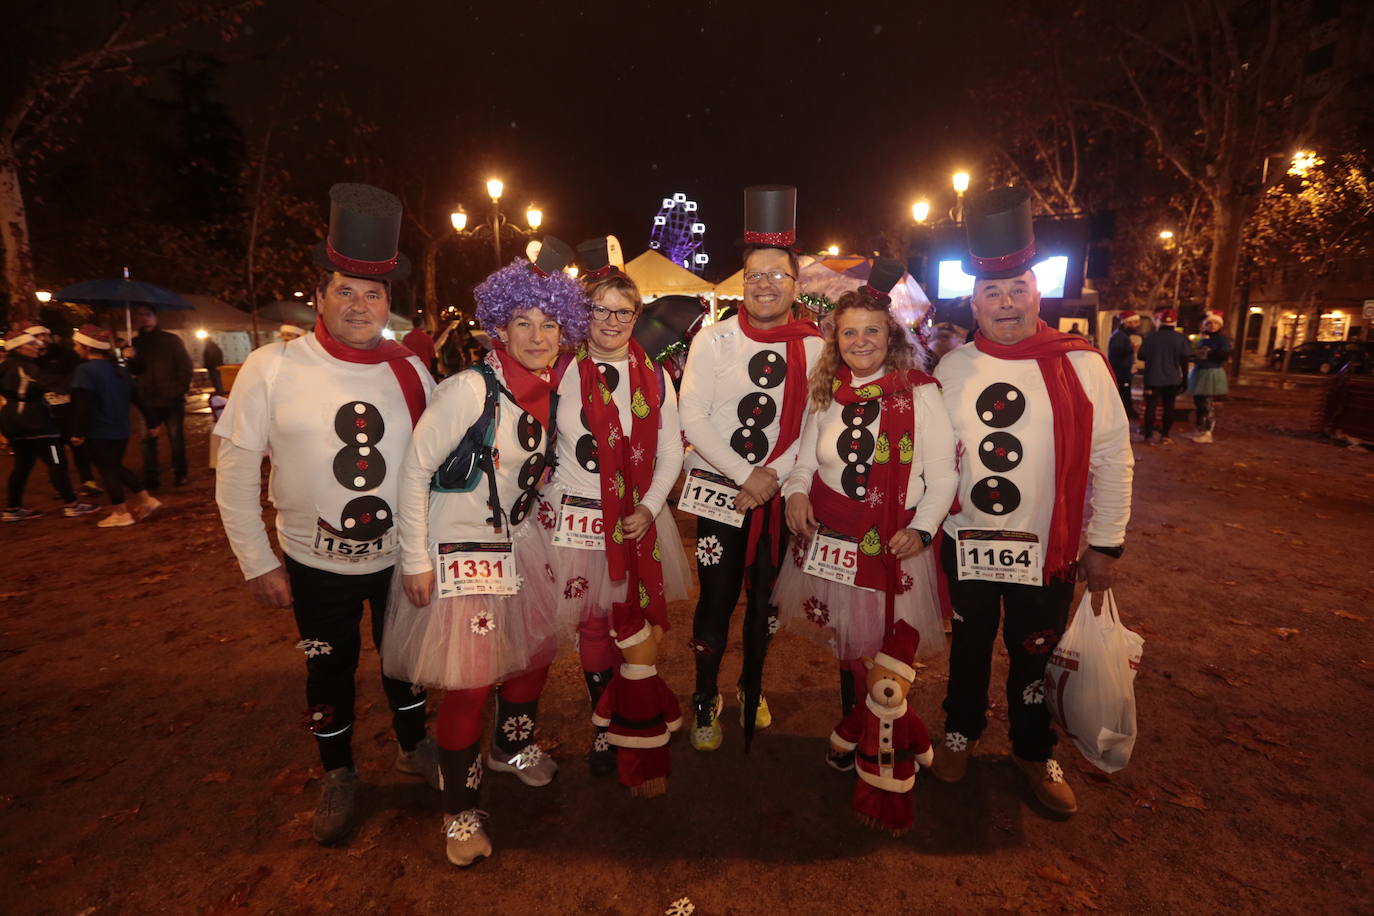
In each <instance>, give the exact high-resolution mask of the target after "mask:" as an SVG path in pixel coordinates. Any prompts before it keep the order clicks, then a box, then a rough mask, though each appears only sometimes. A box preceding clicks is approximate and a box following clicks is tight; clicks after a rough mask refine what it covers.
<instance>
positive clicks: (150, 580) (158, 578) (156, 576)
mask: <svg viewBox="0 0 1374 916" xmlns="http://www.w3.org/2000/svg"><path fill="white" fill-rule="evenodd" d="M170 578H172V574H171V573H153V574H152V575H151V576H144V577H143V578H142V579H139V580H138V584H139V585H156V584H157V583H159V582H166V581H167V580H168V579H170Z"/></svg>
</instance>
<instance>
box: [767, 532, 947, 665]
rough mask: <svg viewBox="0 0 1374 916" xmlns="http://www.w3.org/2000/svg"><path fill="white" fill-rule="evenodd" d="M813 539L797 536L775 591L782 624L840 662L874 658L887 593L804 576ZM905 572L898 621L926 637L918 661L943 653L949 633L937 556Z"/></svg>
mask: <svg viewBox="0 0 1374 916" xmlns="http://www.w3.org/2000/svg"><path fill="white" fill-rule="evenodd" d="M810 540H811V539H810V538H805V537H798V536H796V535H793V537H792V539H791V542H790V549H789V551H788V553H789V556H788V558H787V559H785V560H784V561H783V564H782V570H781V571H780V572H779V573H778V582H777V585H775V586H774V587H773V604H774V605H775V606H776V607H777V608H778V617H779V620H780V622H781V624H782V625H783V626H785V627H787V628H788V629H790V630H791V631H792V632H793V633H800V634H801V635H803V636H807V637H810V638H812V639H814V640H816V641H817V642H819V643H821V644H822V645H825V646H829V647H830V650H831V651H832V652H834V653H835V658H837V659H839V660H840V661H849V660H851V659H856V658H862V657H863V656H868V657H870V658H872V657H873V655H875V654H876V653H878V652H880V651H882V648H883V636H884V635H885V634H884V632H883V613H884V611H883V605H884V603H885V599H884V594H883V592H882V591H870V590H868V589H863V588H858V587H856V586H853V585H844V584H842V583H839V582H834V581H832V580H830V579H822V578H821V577H820V576H813V575H810V574H809V573H805V572H802V566H803V564H804V563H805V561H806V553H807V551H808V550H809V549H810V547H811V544H810ZM901 570H902V572H901V575H900V576H899V584H898V590H897V601H896V605H895V607H894V611H893V612H894V616H895V618H896V619H897V620H905V621H906V622H907V623H909V624H911V625H912V627H914V628H915V629H916V631H917V632H919V633H920V634H921V645H920V648H919V649H918V650H917V653H916V654H917V655H918V656H926V655H935V654H937V653H939V652H943V651H944V648H945V628H944V622H943V621H942V620H941V619H940V592H939V585H938V583H937V580H936V578H935V577H936V575H937V572H936V568H935V551H934V550H931V549H930V548H929V547H927V548H926V549H925V550H923V551H921V552H920V553H918V554H917V555H916V556H914V557H907V558H906V559H905V560H903V561H902V566H901Z"/></svg>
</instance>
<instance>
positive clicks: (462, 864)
mask: <svg viewBox="0 0 1374 916" xmlns="http://www.w3.org/2000/svg"><path fill="white" fill-rule="evenodd" d="M486 818H487V812H485V811H482V810H480V809H478V808H469V809H468V810H466V811H463V812H460V813H458V814H445V815H444V838H445V840H444V851H445V852H446V853H448V860H449V861H450V862H452V863H453V864H454V865H457V866H458V867H459V868H467V867H468V866H469V865H471V864H472V863H473V862H476V861H477V860H478V859H482V858H485V857H487V856H489V855H491V840H490V839H489V838H488V837H487V832H486V831H485V830H484V829H482V821H483V820H485V819H486Z"/></svg>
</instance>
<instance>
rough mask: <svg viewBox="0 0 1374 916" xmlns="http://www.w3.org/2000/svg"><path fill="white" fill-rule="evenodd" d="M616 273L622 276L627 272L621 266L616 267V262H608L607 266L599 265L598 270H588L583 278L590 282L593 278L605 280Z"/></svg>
mask: <svg viewBox="0 0 1374 916" xmlns="http://www.w3.org/2000/svg"><path fill="white" fill-rule="evenodd" d="M614 274H619V275H620V276H622V277H623V276H625V272H624V271H622V270H621V269H620V268H619V267H616V266H615V265H614V264H607V265H606V266H605V267H598V268H597V269H596V270H589V271H587V272H586V273H585V274H583V275H582V279H584V280H586V281H587V282H589V283H590V282H591V281H592V280H604V279H606V278H607V277H609V276H612V275H614Z"/></svg>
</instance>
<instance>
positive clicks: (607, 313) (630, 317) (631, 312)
mask: <svg viewBox="0 0 1374 916" xmlns="http://www.w3.org/2000/svg"><path fill="white" fill-rule="evenodd" d="M638 314H639V310H638V309H608V308H606V307H605V306H604V305H594V306H592V317H593V318H596V319H599V320H601V321H605V320H606V319H607V318H610V317H611V316H612V315H614V316H615V320H616V321H618V322H620V323H621V324H629V323H630V322H631V321H634V320H635V316H636V315H638Z"/></svg>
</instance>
